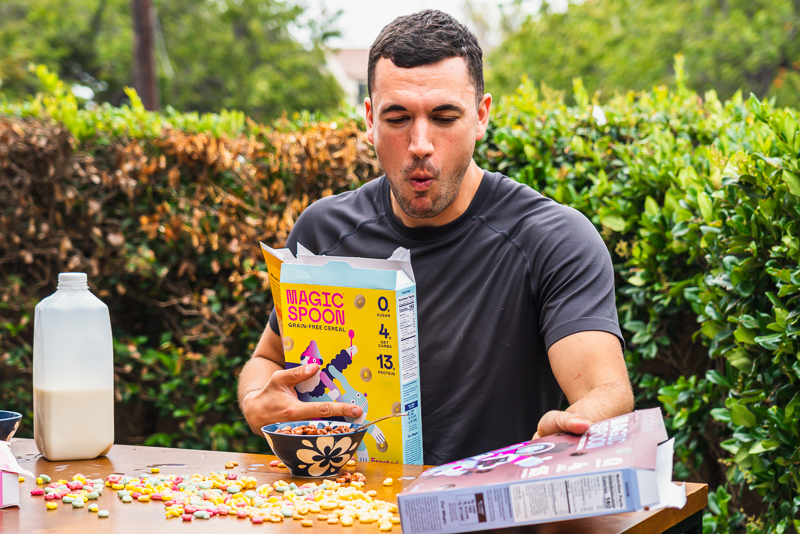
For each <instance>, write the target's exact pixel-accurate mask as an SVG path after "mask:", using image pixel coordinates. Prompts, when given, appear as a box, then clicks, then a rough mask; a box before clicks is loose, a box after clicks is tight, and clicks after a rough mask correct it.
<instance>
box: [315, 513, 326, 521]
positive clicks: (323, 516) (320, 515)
mask: <svg viewBox="0 0 800 534" xmlns="http://www.w3.org/2000/svg"><path fill="white" fill-rule="evenodd" d="M317 519H319V520H320V521H327V520H328V515H327V514H319V515H318V516H317Z"/></svg>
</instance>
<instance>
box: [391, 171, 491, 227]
mask: <svg viewBox="0 0 800 534" xmlns="http://www.w3.org/2000/svg"><path fill="white" fill-rule="evenodd" d="M482 179H483V169H481V168H480V167H478V164H477V163H475V160H472V161H471V162H470V164H469V167H467V172H466V173H465V174H464V179H463V180H462V181H461V185H460V187H459V189H458V194H456V198H455V200H453V202H452V203H451V204H450V205H449V206H447V207H446V208H445V209H444V211H442V212H441V213H439V214H438V215H436V216H435V217H431V218H427V219H423V218H418V217H411V216H409V215H408V214H407V213H406V212H404V211H403V209H402V208H401V207H400V204H399V203H398V202H397V199H396V198H395V197H394V193H392V192H391V190H390V191H389V196H390V198H391V201H392V212H393V213H394V215H395V217H397V218H398V219H399V220H400V222H401V223H403V224H404V225H406V226H407V227H409V228H419V227H423V226H444V225H445V224H447V223H449V222H453V221H455V220H456V219H458V218H459V217H461V215H463V214H464V212H465V211H467V208H469V205H470V204H471V203H472V199H473V198H475V193H477V192H478V188H479V187H480V185H481V180H482Z"/></svg>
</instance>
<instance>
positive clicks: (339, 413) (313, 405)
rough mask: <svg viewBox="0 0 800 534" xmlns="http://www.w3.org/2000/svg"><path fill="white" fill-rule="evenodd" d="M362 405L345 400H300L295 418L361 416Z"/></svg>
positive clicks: (299, 419)
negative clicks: (345, 401)
mask: <svg viewBox="0 0 800 534" xmlns="http://www.w3.org/2000/svg"><path fill="white" fill-rule="evenodd" d="M360 415H361V407H360V406H354V405H353V404H350V403H344V402H300V403H299V405H298V406H296V408H295V416H296V417H295V418H294V419H295V420H297V421H301V420H308V419H316V418H319V419H328V418H331V417H359V416H360Z"/></svg>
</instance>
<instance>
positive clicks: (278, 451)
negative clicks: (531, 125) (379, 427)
mask: <svg viewBox="0 0 800 534" xmlns="http://www.w3.org/2000/svg"><path fill="white" fill-rule="evenodd" d="M303 425H314V426H316V427H317V428H324V427H326V426H330V427H333V428H335V427H337V426H345V427H348V428H353V427H357V426H358V425H354V424H351V423H342V422H339V421H294V422H291V423H275V424H273V425H267V426H265V427H263V428H262V429H261V432H263V433H264V437H265V438H267V441H268V442H269V446H270V447H271V448H272V452H274V453H275V456H277V457H278V459H280V461H281V462H283V463H284V464H285V465H286V467H288V468H289V471H290V472H291V473H292V475H293V476H296V477H315V478H317V477H331V476H335V475H337V474H338V473H339V471H341V470H342V467H344V465H345V464H346V463H347V461H348V460H350V458H352V457H353V455H354V454H355V453H356V451H357V450H358V446H359V445H360V444H361V440H362V439H364V434H366V432H367V429H366V428H365V429H363V430H359V431H357V432H346V433H341V434H325V435H308V434H306V435H295V434H281V433H279V432H277V430H278V429H282V428H285V427H287V426H288V427H290V428H295V427H297V426H303Z"/></svg>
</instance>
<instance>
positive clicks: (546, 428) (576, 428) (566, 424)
mask: <svg viewBox="0 0 800 534" xmlns="http://www.w3.org/2000/svg"><path fill="white" fill-rule="evenodd" d="M591 425H592V423H590V422H589V421H587V420H586V419H584V418H583V417H581V416H580V415H577V414H574V413H569V412H562V411H560V410H550V411H549V412H547V413H546V414H544V415H543V416H542V418H541V419H539V426H538V428H537V429H536V434H534V435H533V439H537V438H543V437H545V436H549V435H551V434H558V433H559V432H569V433H570V434H583V433H585V432H586V431H587V430H589V427H590V426H591Z"/></svg>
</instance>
